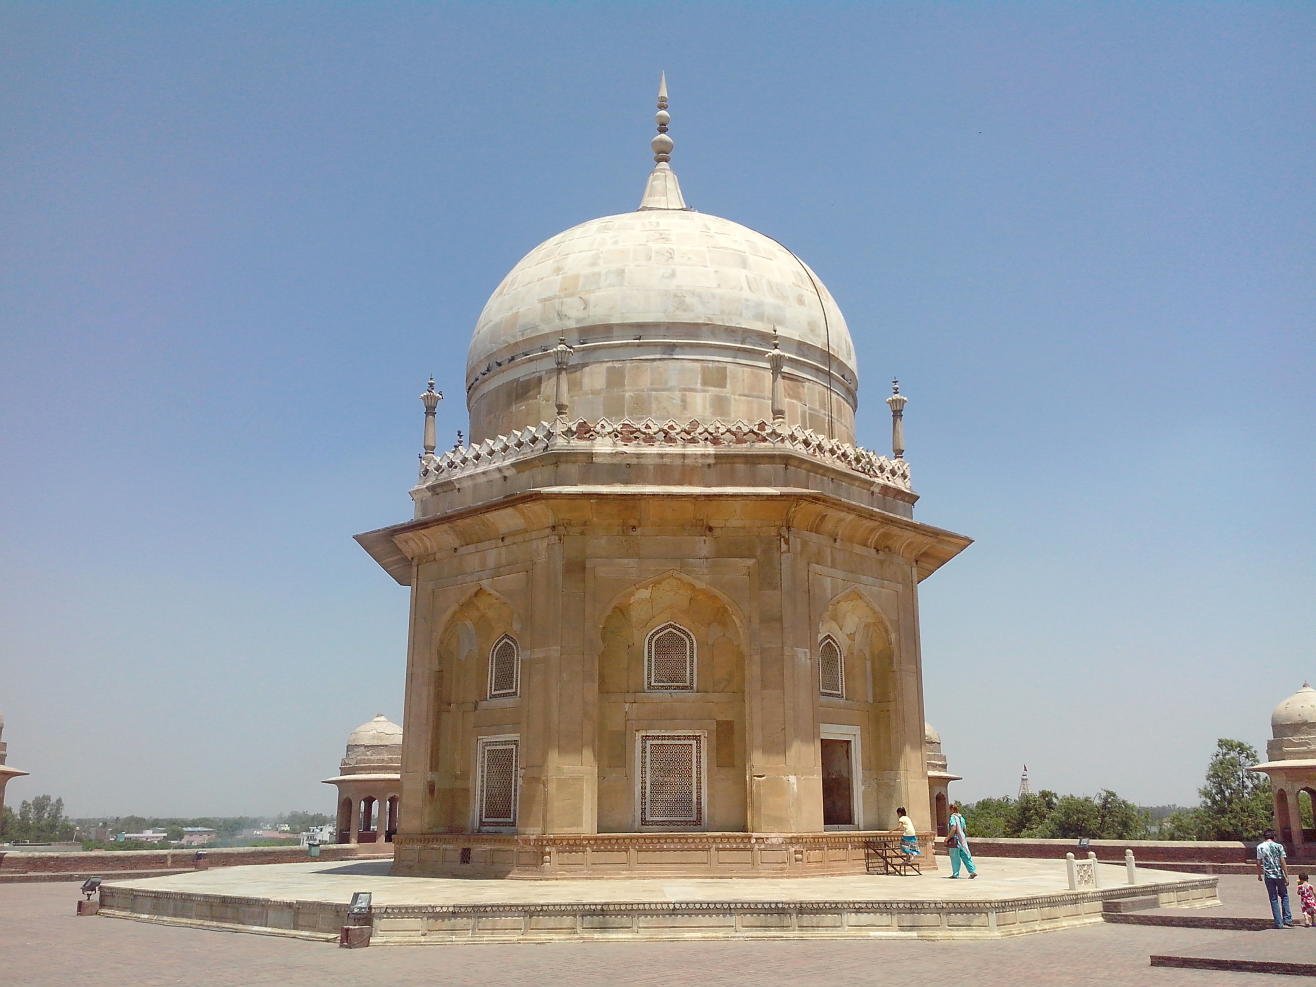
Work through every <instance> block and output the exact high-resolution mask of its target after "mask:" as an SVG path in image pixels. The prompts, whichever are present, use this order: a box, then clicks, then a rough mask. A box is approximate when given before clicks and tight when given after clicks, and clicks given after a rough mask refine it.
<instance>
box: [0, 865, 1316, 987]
mask: <svg viewBox="0 0 1316 987" xmlns="http://www.w3.org/2000/svg"><path fill="white" fill-rule="evenodd" d="M986 863H987V862H986V861H984V864H986ZM932 880H933V881H939V879H937V878H933V879H932ZM939 883H943V884H946V885H948V886H952V887H953V886H954V885H953V884H952V882H950V881H939ZM966 883H967V882H966ZM974 883H975V884H976V883H979V882H974ZM532 886H538V887H542V886H543V885H532ZM1220 896H1221V899H1222V901H1223V902H1224V907H1223V908H1220V909H1208V910H1204V911H1202V912H1200V914H1211V913H1228V914H1239V915H1252V916H1258V917H1260V916H1265V915H1267V914H1268V913H1269V910H1268V907H1267V905H1266V900H1265V894H1264V893H1263V892H1261V891H1259V890H1258V885H1257V883H1256V880H1255V879H1254V878H1248V877H1235V876H1227V877H1222V878H1221V879H1220ZM77 898H78V894H77V885H75V884H11V885H0V982H3V983H6V984H9V983H13V984H23V985H26V984H33V985H41V987H44V985H56V984H61V985H62V984H75V985H76V984H96V985H119V984H124V985H128V984H132V985H157V984H198V985H211V984H225V985H237V984H280V985H302V984H354V985H360V984H362V983H388V984H390V985H406V984H432V983H436V982H441V983H445V984H461V985H465V984H471V985H476V984H478V985H482V987H487V985H493V984H497V985H502V984H508V985H531V984H533V985H543V984H545V983H550V984H551V983H560V984H571V985H574V984H582V985H595V984H608V985H613V984H634V985H637V987H650V985H653V987H658V985H662V987H670V985H671V984H672V983H673V982H678V983H681V982H686V983H696V984H701V985H703V984H708V985H729V984H795V985H799V984H812V983H826V984H829V985H832V984H841V985H846V984H872V983H886V982H892V983H899V982H904V983H920V984H938V985H959V984H965V985H973V987H979V985H994V984H1002V985H1007V984H1008V985H1019V984H1024V983H1035V984H1043V985H1050V984H1055V985H1108V984H1146V985H1150V987H1159V985H1164V987H1179V985H1201V987H1214V985H1248V984H1276V983H1277V980H1276V978H1275V977H1273V976H1265V975H1260V974H1238V973H1225V972H1214V971H1198V970H1176V969H1160V968H1152V967H1150V966H1149V965H1148V957H1149V956H1150V954H1152V953H1179V954H1191V955H1231V956H1237V957H1240V958H1250V959H1280V960H1299V961H1305V960H1311V959H1312V957H1314V956H1316V930H1312V929H1293V930H1286V931H1283V932H1278V931H1270V932H1219V931H1212V930H1200V929H1173V928H1154V927H1140V926H1120V925H1104V924H1103V925H1092V926H1086V927H1082V928H1075V929H1068V930H1064V931H1058V932H1052V933H1045V934H1040V935H1031V936H1021V937H1018V938H1014V939H1004V940H995V941H987V942H920V941H913V940H885V941H862V940H835V941H828V942H808V941H804V942H801V941H788V940H787V941H756V942H737V941H691V942H635V943H600V942H592V943H552V944H525V945H500V944H472V945H443V946H427V947H405V946H402V947H397V946H395V947H387V948H371V949H361V950H345V949H338V948H337V947H336V946H333V945H329V944H325V943H318V942H308V941H305V940H299V939H286V938H281V937H271V936H259V935H250V934H240V933H228V932H214V931H208V930H201V929H188V928H178V927H174V926H167V925H156V924H149V923H139V922H125V921H118V920H113V919H101V918H77V917H75V916H74V914H73V911H74V902H75V901H76V900H77ZM1284 982H1286V981H1284V980H1280V981H1278V983H1284Z"/></svg>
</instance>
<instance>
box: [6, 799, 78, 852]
mask: <svg viewBox="0 0 1316 987" xmlns="http://www.w3.org/2000/svg"><path fill="white" fill-rule="evenodd" d="M76 832H77V827H76V826H74V824H73V820H71V819H69V818H67V817H66V816H65V815H64V800H63V799H62V798H58V799H56V798H51V797H50V796H49V795H38V796H37V797H36V798H34V799H32V800H31V801H29V802H22V803H20V804H19V806H18V811H17V812H15V811H14V810H13V809H11V808H10V807H9V806H5V812H4V816H3V818H0V839H3V840H4V841H5V842H7V843H15V842H18V841H19V840H21V841H23V842H24V843H61V842H64V841H67V840H71V839H73V837H74V834H75V833H76Z"/></svg>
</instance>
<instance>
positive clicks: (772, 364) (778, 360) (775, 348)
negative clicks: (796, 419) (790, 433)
mask: <svg viewBox="0 0 1316 987" xmlns="http://www.w3.org/2000/svg"><path fill="white" fill-rule="evenodd" d="M785 365H786V354H785V353H783V352H782V351H781V343H780V341H779V340H778V338H777V330H776V329H773V330H772V349H770V350H768V367H769V368H770V369H771V370H772V421H773V423H774V424H775V423H781V424H785V422H786V402H785V401H784V400H782V393H781V371H782V368H783V367H785Z"/></svg>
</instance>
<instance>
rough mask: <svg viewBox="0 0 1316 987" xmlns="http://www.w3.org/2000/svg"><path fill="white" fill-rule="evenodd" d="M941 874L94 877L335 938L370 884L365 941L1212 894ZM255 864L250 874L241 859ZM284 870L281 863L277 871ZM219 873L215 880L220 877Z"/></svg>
mask: <svg viewBox="0 0 1316 987" xmlns="http://www.w3.org/2000/svg"><path fill="white" fill-rule="evenodd" d="M979 865H980V872H981V873H982V874H983V876H982V877H980V878H979V879H978V880H976V881H968V880H965V879H963V878H961V879H960V880H958V881H951V880H948V879H946V878H945V877H937V876H923V877H916V876H911V877H895V876H891V877H831V878H798V879H792V880H782V881H762V880H748V881H741V880H652V879H649V880H626V881H607V882H600V881H592V880H581V881H558V882H534V883H530V882H524V881H497V880H444V879H436V878H402V877H395V876H393V875H390V874H389V873H387V869H386V868H385V867H383V866H382V865H380V864H351V865H328V866H325V865H308V864H292V865H278V866H273V867H260V868H256V867H251V868H227V869H225V871H223V872H218V873H217V872H215V871H211V872H209V873H208V874H188V875H180V876H178V877H171V878H160V879H156V880H145V881H134V882H126V883H122V884H114V885H102V887H101V911H100V914H101V915H102V916H108V917H112V918H130V919H137V920H142V921H152V922H163V923H168V924H175V925H188V926H195V927H201V928H210V929H228V930H233V931H247V932H257V933H263V934H267V935H268V934H274V935H284V936H296V937H301V938H309V939H320V940H324V941H328V942H336V941H337V940H338V939H339V934H340V930H341V928H342V927H343V926H344V925H345V924H346V921H347V906H348V901H349V900H350V898H351V894H352V892H353V891H366V890H368V891H371V892H373V894H374V902H375V906H374V908H373V909H372V913H371V919H372V924H373V934H372V936H371V945H375V946H379V945H390V944H420V943H430V944H442V943H470V942H552V941H579V940H608V941H612V940H650V939H723V938H728V939H729V938H734V939H755V938H768V939H780V938H793V939H794V938H798V939H829V938H863V939H867V938H917V939H996V938H1001V937H1005V936H1015V935H1023V934H1026V933H1032V932H1046V931H1051V930H1056V929H1065V928H1072V927H1075V926H1080V925H1086V924H1090V923H1096V922H1100V921H1102V920H1103V919H1102V910H1103V907H1104V906H1105V903H1106V902H1107V901H1115V900H1120V899H1123V898H1142V899H1147V898H1149V897H1153V896H1154V897H1155V898H1156V900H1157V902H1158V904H1159V905H1160V906H1161V907H1177V908H1184V907H1204V906H1209V905H1215V904H1218V903H1219V902H1218V900H1217V898H1216V879H1215V878H1214V877H1199V876H1195V875H1194V876H1187V875H1181V874H1171V873H1167V872H1159V871H1146V872H1143V874H1142V876H1141V878H1140V880H1139V883H1138V884H1137V885H1135V886H1129V885H1124V884H1121V883H1119V882H1118V879H1119V876H1120V874H1121V873H1122V872H1123V868H1119V867H1114V866H1111V867H1109V868H1107V867H1104V866H1103V867H1102V868H1101V869H1102V870H1103V871H1106V870H1109V873H1108V874H1104V873H1103V875H1102V876H1103V879H1104V883H1108V884H1109V886H1108V887H1106V888H1104V889H1097V890H1090V891H1068V890H1063V888H1064V884H1063V882H1064V869H1063V862H1061V861H1013V860H1011V861H1006V860H1001V861H996V860H992V859H991V858H984V859H981V860H980V861H979ZM242 870H246V871H250V872H251V873H250V874H249V875H246V876H245V879H244V875H242V874H240V873H239V871H242ZM279 872H284V873H279ZM221 878H222V880H221Z"/></svg>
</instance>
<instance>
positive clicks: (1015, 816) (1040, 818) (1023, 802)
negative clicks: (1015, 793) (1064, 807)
mask: <svg viewBox="0 0 1316 987" xmlns="http://www.w3.org/2000/svg"><path fill="white" fill-rule="evenodd" d="M1059 801H1060V797H1059V796H1058V795H1056V793H1055V792H1053V791H1050V790H1048V789H1045V788H1044V789H1042V791H1040V792H1038V793H1037V794H1036V795H1034V794H1032V793H1031V792H1030V793H1029V794H1027V795H1021V796H1019V798H1018V799H1016V800H1015V802H1014V804H1013V805H1012V806H1011V807H1010V812H1009V814H1008V815H1007V816H1006V821H1005V835H1006V836H1020V837H1025V838H1028V839H1038V838H1040V837H1041V834H1042V831H1043V829H1044V827H1045V825H1046V817H1047V816H1049V815H1050V814H1051V813H1052V812H1054V811H1055V808H1056V805H1057V804H1058V803H1059Z"/></svg>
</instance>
